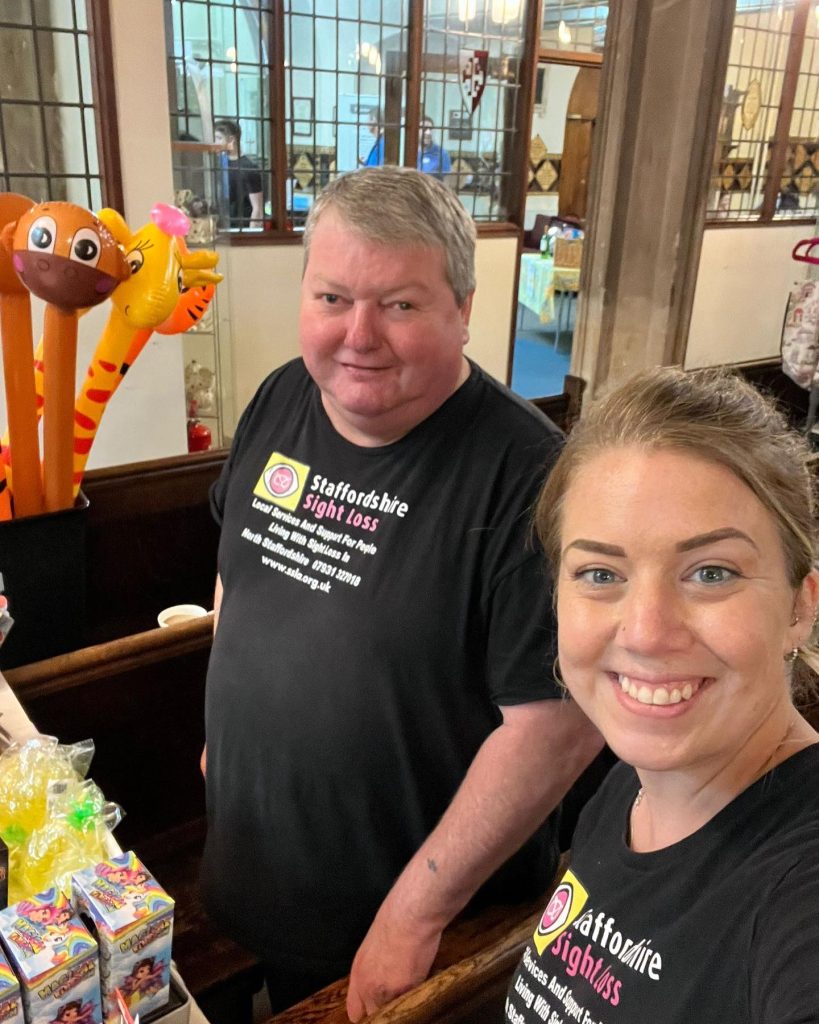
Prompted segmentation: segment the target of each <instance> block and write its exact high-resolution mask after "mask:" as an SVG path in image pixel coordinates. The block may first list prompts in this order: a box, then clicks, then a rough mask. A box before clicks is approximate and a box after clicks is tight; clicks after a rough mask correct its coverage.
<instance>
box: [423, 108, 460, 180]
mask: <svg viewBox="0 0 819 1024" xmlns="http://www.w3.org/2000/svg"><path fill="white" fill-rule="evenodd" d="M418 170H419V171H423V172H424V174H434V175H435V177H436V178H439V179H440V180H441V181H443V180H444V175H445V174H449V172H450V171H451V170H452V161H451V160H450V159H449V153H447V151H446V150H445V149H444V148H443V146H439V145H438V144H437V143H436V142H434V141H433V138H432V118H431V117H422V118H421V125H420V129H419V131H418Z"/></svg>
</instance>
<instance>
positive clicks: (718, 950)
mask: <svg viewBox="0 0 819 1024" xmlns="http://www.w3.org/2000/svg"><path fill="white" fill-rule="evenodd" d="M818 776H819V745H816V746H812V747H809V748H808V749H807V750H803V751H801V752H800V753H798V754H795V755H794V756H793V757H791V758H789V759H788V760H787V761H785V762H783V763H782V764H781V765H779V766H777V767H776V768H775V769H774V770H773V771H771V772H769V773H768V774H767V775H765V776H763V777H762V778H761V779H759V780H758V781H757V782H755V783H754V784H753V785H752V786H750V787H749V788H748V789H746V790H745V791H744V792H743V793H741V794H740V795H739V796H738V797H737V798H736V799H735V800H734V801H733V802H732V803H730V804H729V805H728V806H727V807H726V808H724V809H723V810H722V811H721V812H720V813H719V814H717V815H716V816H715V817H714V818H713V819H712V820H711V821H709V822H708V823H707V824H706V825H705V826H704V827H703V828H701V829H699V830H698V831H697V832H695V833H694V834H693V835H690V836H688V837H687V838H686V839H683V840H682V841H681V842H679V843H675V844H674V845H673V846H670V847H667V848H666V849H664V850H658V851H656V852H654V853H634V852H633V851H632V850H631V849H630V848H629V847H628V845H627V843H626V831H627V827H628V824H627V823H628V820H629V814H630V810H631V807H632V805H633V803H634V799H635V797H636V795H637V789H638V786H639V783H638V781H637V776H636V774H635V772H634V770H633V769H632V768H629V767H627V766H626V765H618V766H617V767H615V768H614V769H612V771H611V772H610V773H609V775H608V777H607V779H606V781H605V782H604V783H603V785H602V786H601V788H600V790H599V792H598V793H597V794H596V795H595V796H594V797H593V798H592V800H590V801H589V803H588V804H587V805H586V807H585V809H584V811H583V813H582V815H581V818H580V822H579V824H578V826H577V831H576V832H575V841H574V845H573V847H572V864H571V869H570V870H569V871H568V872H567V874H566V875H565V876H564V878H563V880H562V882H561V884H560V885H559V886H558V888H557V890H556V892H555V895H554V897H553V898H552V901H551V903H550V904H549V907H548V908H547V909H546V911H545V913H544V914H543V917H542V918H541V920H540V923H539V924H538V927H537V928H536V929H535V933H534V935H533V936H532V939H531V941H530V942H529V944H528V945H527V947H526V949H525V950H524V954H523V959H522V961H521V963H520V965H519V967H518V969H517V971H516V973H515V975H514V977H513V979H512V984H511V985H510V988H509V994H508V997H507V1000H506V1008H505V1013H504V1017H503V1019H504V1021H506V1022H507V1024H540V1022H542V1021H546V1022H548V1024H571V1022H573V1021H577V1022H579V1024H692V1022H696V1024H815V1022H816V1021H819V915H817V911H819V787H817V785H816V780H817V777H818ZM499 1024H500V1022H499Z"/></svg>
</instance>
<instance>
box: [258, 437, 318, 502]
mask: <svg viewBox="0 0 819 1024" xmlns="http://www.w3.org/2000/svg"><path fill="white" fill-rule="evenodd" d="M309 472H310V467H309V466H305V465H304V463H303V462H296V460H295V459H290V458H288V457H287V456H286V455H282V453H281V452H273V454H272V455H271V456H270V458H269V459H268V460H267V465H266V466H265V468H264V471H263V472H262V475H261V476H260V477H259V480H258V483H257V484H256V486H255V487H254V488H253V493H254V494H255V495H256V497H258V498H261V499H262V500H263V501H272V502H273V503H274V504H276V505H280V506H281V507H282V508H286V509H289V510H290V511H291V512H292V511H293V509H295V508H296V506H297V505H298V503H299V501H300V499H301V494H302V491H303V490H304V485H305V484H306V483H307V474H308V473H309Z"/></svg>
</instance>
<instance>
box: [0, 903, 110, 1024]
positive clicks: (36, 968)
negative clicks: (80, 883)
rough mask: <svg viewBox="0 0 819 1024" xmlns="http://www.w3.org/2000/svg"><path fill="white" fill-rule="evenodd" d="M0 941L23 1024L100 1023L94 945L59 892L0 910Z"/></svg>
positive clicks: (100, 1011) (97, 973) (100, 1009)
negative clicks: (18, 995)
mask: <svg viewBox="0 0 819 1024" xmlns="http://www.w3.org/2000/svg"><path fill="white" fill-rule="evenodd" d="M0 939H2V940H3V945H4V946H5V949H6V952H7V953H8V956H9V961H10V962H11V966H12V968H13V969H14V971H15V973H16V974H17V977H18V978H19V979H20V991H21V995H22V1000H23V1008H24V1011H25V1018H26V1022H27V1024H67V1022H68V1021H70V1022H71V1024H98V1022H99V1021H100V1020H102V1006H101V1004H100V984H99V983H100V977H99V972H98V970H97V944H96V942H95V941H94V939H93V938H92V937H91V935H90V934H89V933H88V930H87V929H86V928H84V927H83V926H82V924H81V923H80V921H79V919H78V918H77V917H75V916H74V912H73V910H72V909H71V904H70V903H69V902H68V900H67V899H66V898H65V896H64V895H63V894H62V893H61V892H60V891H59V889H56V888H54V889H48V890H47V891H46V892H44V893H41V894H40V895H39V896H31V897H29V899H26V900H21V901H20V902H19V903H17V904H16V905H15V906H13V907H9V908H8V909H7V910H3V911H0Z"/></svg>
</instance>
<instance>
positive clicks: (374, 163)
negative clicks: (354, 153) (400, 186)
mask: <svg viewBox="0 0 819 1024" xmlns="http://www.w3.org/2000/svg"><path fill="white" fill-rule="evenodd" d="M367 116H368V123H369V129H370V134H371V135H372V137H373V139H374V142H373V144H372V146H371V147H370V151H369V153H368V154H367V156H366V158H365V159H363V160H359V163H360V164H361V165H362V166H363V167H380V166H381V165H382V164H383V163H384V118H383V117H382V115H381V110H380V108H379V107H370V110H369V113H368V115H367Z"/></svg>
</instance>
